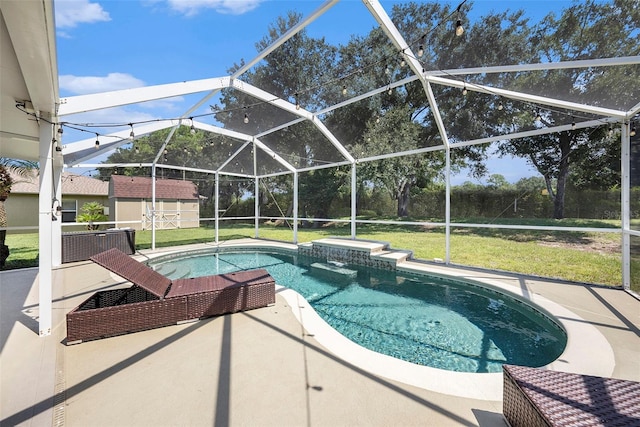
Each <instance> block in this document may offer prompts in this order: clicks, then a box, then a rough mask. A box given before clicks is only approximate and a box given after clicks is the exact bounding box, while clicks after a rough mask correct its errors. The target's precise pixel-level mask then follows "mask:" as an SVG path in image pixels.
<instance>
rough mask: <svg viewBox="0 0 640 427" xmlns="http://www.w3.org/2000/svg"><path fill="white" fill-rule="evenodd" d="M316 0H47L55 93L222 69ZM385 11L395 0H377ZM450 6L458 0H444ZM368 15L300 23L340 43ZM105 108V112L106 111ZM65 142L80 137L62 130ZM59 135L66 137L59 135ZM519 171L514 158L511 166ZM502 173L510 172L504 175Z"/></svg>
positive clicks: (356, 9) (479, 6) (168, 110)
mask: <svg viewBox="0 0 640 427" xmlns="http://www.w3.org/2000/svg"><path fill="white" fill-rule="evenodd" d="M323 3H324V2H323V1H317V0H297V1H288V0H140V1H137V0H55V10H56V27H57V50H58V70H59V75H60V93H61V96H63V97H65V96H73V95H80V94H86V93H97V92H103V91H109V90H117V89H127V88H132V87H140V86H147V85H156V84H165V83H174V82H180V81H186V80H195V79H205V78H211V77H219V76H225V75H227V74H228V73H227V69H228V68H229V67H231V66H232V65H233V64H234V62H235V63H237V62H239V61H240V60H241V59H245V60H251V59H252V58H254V57H255V56H256V55H257V51H256V48H255V43H256V42H257V41H259V40H260V39H261V38H262V37H264V36H265V35H266V34H267V29H268V26H269V25H270V24H271V23H273V22H275V20H276V18H277V17H278V16H283V15H285V14H286V13H287V11H289V10H295V11H298V12H300V13H302V14H303V16H307V15H308V14H310V13H312V12H313V11H315V10H316V9H317V8H318V7H320V5H322V4H323ZM381 3H382V5H383V7H385V9H387V11H390V9H391V7H392V5H393V4H394V3H396V2H395V1H385V0H383V1H381ZM447 3H448V4H451V5H452V6H453V7H455V6H456V5H457V4H458V3H459V2H458V1H450V2H447ZM473 4H474V8H473V12H472V13H473V14H474V15H477V16H481V15H483V14H486V13H488V12H490V11H492V10H496V11H497V10H504V9H505V8H506V7H508V8H511V9H515V8H523V9H525V10H526V11H527V13H528V15H530V16H531V18H532V19H533V20H538V19H540V17H542V16H543V15H544V14H546V13H547V12H548V11H550V10H554V9H555V10H558V9H560V8H563V7H566V6H568V5H569V4H570V2H569V1H566V0H555V1H550V0H538V1H530V0H526V1H515V2H505V1H499V0H476V1H475V2H473ZM374 25H375V22H374V20H373V18H372V17H371V16H370V14H369V13H368V11H367V10H366V7H365V6H364V5H363V4H362V1H361V0H342V1H341V2H339V3H338V4H337V5H336V6H334V7H333V8H332V9H331V10H330V11H329V12H328V13H326V14H325V15H324V16H322V17H321V18H320V19H318V20H317V21H316V22H314V23H313V24H312V25H311V26H310V27H308V31H309V34H310V35H312V36H322V35H324V36H325V37H326V39H327V41H328V42H331V43H334V44H338V43H346V42H347V41H348V40H349V38H350V36H351V35H353V34H366V33H367V32H368V31H369V30H370V29H371V28H373V26H374ZM201 96H202V95H198V96H191V97H179V98H172V99H168V100H164V101H157V102H152V103H148V104H145V105H136V106H127V107H120V108H115V109H112V110H111V111H109V112H94V113H88V114H85V115H82V117H73V118H70V119H71V120H73V121H83V122H88V121H93V122H109V123H114V122H117V123H127V122H135V121H141V120H147V119H153V118H159V117H163V118H168V117H179V116H180V115H182V114H183V113H184V112H185V111H186V110H187V109H188V108H189V107H190V106H191V105H192V104H193V103H194V102H195V101H197V100H198V99H200V97H201ZM107 113H108V114H109V115H108V116H107ZM69 137H70V138H71V139H67V140H66V141H65V143H69V142H72V141H73V140H78V139H83V138H88V137H89V136H87V135H86V134H79V135H77V136H76V135H73V134H72V135H69ZM65 138H67V137H66V136H65ZM513 169H514V171H515V170H518V173H519V174H520V175H522V173H523V169H522V165H521V163H518V165H517V166H516V167H515V168H513ZM508 179H509V180H510V181H512V180H513V179H515V178H510V177H508Z"/></svg>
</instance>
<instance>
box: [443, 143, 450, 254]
mask: <svg viewBox="0 0 640 427" xmlns="http://www.w3.org/2000/svg"><path fill="white" fill-rule="evenodd" d="M445 155H446V156H447V157H446V164H445V170H444V173H445V185H446V187H445V188H446V189H445V195H444V197H445V201H444V206H445V208H444V217H445V218H444V220H445V228H444V229H445V233H444V234H445V236H444V241H445V243H444V245H445V256H444V261H445V263H447V264H449V263H450V262H451V148H449V146H448V145H447V148H446V149H445Z"/></svg>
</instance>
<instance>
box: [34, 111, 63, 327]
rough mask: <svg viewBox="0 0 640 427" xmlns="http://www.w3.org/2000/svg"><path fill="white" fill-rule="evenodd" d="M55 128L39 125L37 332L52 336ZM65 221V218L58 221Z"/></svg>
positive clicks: (41, 123) (44, 123) (42, 123)
mask: <svg viewBox="0 0 640 427" xmlns="http://www.w3.org/2000/svg"><path fill="white" fill-rule="evenodd" d="M54 144H55V143H54V142H53V125H50V124H49V123H46V122H44V121H41V122H40V152H39V159H38V160H39V163H40V188H39V193H40V196H39V198H38V213H39V215H38V229H39V236H38V237H39V238H38V249H39V254H40V255H39V261H38V291H39V294H38V299H39V302H38V308H39V313H38V330H39V335H40V336H41V337H43V336H47V335H51V325H52V314H53V313H52V298H53V292H52V287H53V271H52V270H53V269H52V267H53V254H52V246H53V233H52V230H53V225H52V220H53V196H54V192H53V147H54ZM59 220H60V221H62V218H60V219H59Z"/></svg>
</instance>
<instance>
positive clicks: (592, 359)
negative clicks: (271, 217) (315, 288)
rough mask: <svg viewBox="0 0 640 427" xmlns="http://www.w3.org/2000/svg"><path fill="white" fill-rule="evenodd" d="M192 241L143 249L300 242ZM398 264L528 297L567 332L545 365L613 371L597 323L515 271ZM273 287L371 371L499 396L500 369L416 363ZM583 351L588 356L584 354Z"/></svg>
mask: <svg viewBox="0 0 640 427" xmlns="http://www.w3.org/2000/svg"><path fill="white" fill-rule="evenodd" d="M192 246H193V247H192V248H191V249H190V250H189V249H187V248H181V249H180V250H175V249H174V250H168V251H154V252H146V251H145V253H144V257H145V258H146V259H147V260H148V259H155V258H158V257H163V256H167V255H168V256H171V255H173V254H176V253H180V254H184V253H185V252H206V251H207V250H212V249H218V248H225V249H226V248H231V249H237V248H242V249H252V248H254V249H283V250H285V251H287V252H291V253H292V254H295V253H296V252H297V248H298V245H294V244H290V243H285V242H277V241H264V240H254V239H239V240H236V241H227V242H224V243H220V244H206V245H192ZM397 270H398V272H406V273H412V274H418V275H431V276H447V277H453V278H456V279H459V280H462V281H468V282H472V283H473V284H476V285H481V286H486V287H487V288H489V289H493V290H497V291H500V292H503V293H506V294H508V295H510V296H514V297H516V298H517V299H520V300H525V301H528V302H530V303H532V304H534V306H535V308H538V309H540V310H541V311H542V312H543V313H545V314H547V315H549V316H551V317H552V318H553V319H554V320H555V321H556V322H557V323H559V324H560V325H561V326H562V327H563V328H564V329H565V331H566V333H567V345H566V347H565V350H564V351H563V353H562V354H561V355H560V356H559V357H558V358H557V359H556V360H554V361H553V362H551V363H550V364H548V365H546V366H545V367H544V368H545V369H549V370H554V371H556V370H557V371H564V372H573V373H580V374H585V375H595V376H602V377H609V376H611V374H612V373H613V370H614V368H615V357H614V352H613V349H612V347H611V344H610V343H609V342H608V341H607V339H606V338H605V337H604V335H603V334H602V333H601V332H600V331H599V330H598V329H597V328H596V327H595V326H593V325H591V324H589V323H588V322H587V321H586V320H584V319H583V318H581V317H580V316H578V315H577V314H576V313H574V312H572V311H571V310H568V309H567V308H565V307H563V306H561V305H560V304H557V303H555V302H553V301H551V300H549V299H547V298H545V297H543V296H541V295H539V294H535V293H532V292H529V291H528V290H527V289H526V288H525V287H515V286H513V285H512V284H509V282H512V281H513V277H507V276H503V277H501V276H500V273H497V272H492V273H490V274H482V273H480V274H479V273H478V272H476V271H470V270H467V269H463V268H460V267H455V266H445V265H442V266H440V265H433V264H429V263H425V262H420V261H415V260H409V261H404V262H403V263H402V264H399V265H398V268H397ZM276 291H277V294H278V295H280V296H282V297H283V298H284V299H285V301H286V302H287V304H288V305H289V307H290V308H291V310H292V312H293V314H294V316H295V317H296V319H297V320H298V321H299V322H300V324H301V325H302V326H303V327H304V329H305V330H306V331H307V334H308V335H309V336H312V337H313V338H314V339H315V340H316V341H318V343H320V344H321V345H323V346H324V347H325V348H327V350H329V351H330V352H332V353H333V354H335V355H336V356H338V357H340V358H342V359H343V360H345V361H346V362H348V363H351V364H353V365H356V366H358V367H359V368H361V369H364V370H366V371H368V372H370V373H372V374H375V375H379V376H382V377H384V378H387V379H391V380H395V381H399V382H402V383H404V384H408V385H412V386H415V387H419V388H423V389H426V390H430V391H434V392H438V393H443V394H447V395H452V396H457V397H464V398H470V399H478V400H490V401H500V400H502V388H503V375H502V373H466V372H454V371H447V370H443V369H437V368H432V367H428V366H422V365H416V364H414V363H410V362H407V361H404V360H400V359H396V358H393V357H391V356H387V355H384V354H381V353H377V352H375V351H372V350H369V349H367V348H364V347H362V346H360V345H358V344H356V343H354V342H353V341H351V340H349V339H348V338H346V337H344V336H343V335H342V334H340V333H339V332H338V331H336V330H335V329H333V328H332V327H331V326H330V325H329V324H328V323H326V322H325V321H324V320H323V319H322V318H321V317H320V316H319V315H318V314H317V313H316V311H315V310H314V309H313V308H312V307H311V305H310V304H309V303H308V301H307V300H306V299H305V298H304V297H303V296H302V295H300V294H299V293H297V292H296V291H294V290H292V289H289V288H286V287H284V286H280V285H277V290H276ZM586 355H589V357H585V356H586Z"/></svg>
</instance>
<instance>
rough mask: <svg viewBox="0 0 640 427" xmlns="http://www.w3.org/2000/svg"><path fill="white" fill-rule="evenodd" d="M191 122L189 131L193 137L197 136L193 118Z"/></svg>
mask: <svg viewBox="0 0 640 427" xmlns="http://www.w3.org/2000/svg"><path fill="white" fill-rule="evenodd" d="M189 120H191V129H190V130H189V132H191V135H195V133H196V127H195V126H194V125H193V117H190V118H189Z"/></svg>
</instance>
